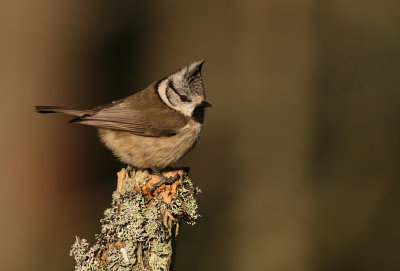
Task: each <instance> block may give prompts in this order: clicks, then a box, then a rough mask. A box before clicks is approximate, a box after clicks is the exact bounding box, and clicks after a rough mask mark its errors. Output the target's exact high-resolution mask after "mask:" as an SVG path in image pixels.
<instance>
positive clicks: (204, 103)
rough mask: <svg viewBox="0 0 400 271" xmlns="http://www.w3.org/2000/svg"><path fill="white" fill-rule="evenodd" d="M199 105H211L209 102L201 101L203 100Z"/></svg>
mask: <svg viewBox="0 0 400 271" xmlns="http://www.w3.org/2000/svg"><path fill="white" fill-rule="evenodd" d="M200 106H202V107H211V106H212V105H211V104H210V103H208V102H206V101H203V102H202V103H201V104H200Z"/></svg>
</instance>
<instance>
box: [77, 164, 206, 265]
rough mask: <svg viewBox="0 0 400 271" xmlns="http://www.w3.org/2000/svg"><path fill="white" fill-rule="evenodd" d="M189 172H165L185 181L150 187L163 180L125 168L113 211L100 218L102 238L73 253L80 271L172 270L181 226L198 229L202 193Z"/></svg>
mask: <svg viewBox="0 0 400 271" xmlns="http://www.w3.org/2000/svg"><path fill="white" fill-rule="evenodd" d="M188 171H189V169H188V168H179V169H170V170H167V171H164V172H163V174H164V175H165V176H166V177H169V176H174V175H175V174H176V173H178V174H179V175H180V178H179V179H178V180H176V181H175V182H173V183H172V184H163V185H161V186H160V187H158V188H157V189H155V190H154V191H152V189H151V187H152V185H153V184H155V183H157V182H158V181H159V180H160V178H159V177H158V176H156V175H154V174H150V173H149V172H148V170H146V169H122V170H121V171H120V172H118V174H117V175H118V185H117V189H116V191H114V193H113V195H112V203H111V207H110V208H108V209H107V210H106V211H105V212H104V218H103V219H101V224H102V228H101V233H100V234H97V235H96V243H95V244H94V245H93V246H91V247H90V245H89V243H88V241H87V240H85V239H81V238H79V237H76V241H75V243H74V244H73V246H72V249H71V253H70V254H71V256H73V257H74V258H75V261H76V266H75V270H77V271H86V270H119V271H125V270H126V271H128V270H152V271H153V270H172V267H173V263H174V256H175V242H176V239H177V237H178V231H179V226H180V224H181V222H183V221H184V222H187V223H188V224H192V225H193V224H194V223H195V220H196V219H197V218H198V217H199V216H200V215H199V213H198V211H197V210H198V207H197V203H196V200H195V197H196V195H197V194H198V193H199V192H200V189H199V188H197V187H194V186H193V184H192V182H191V181H190V179H189V178H188Z"/></svg>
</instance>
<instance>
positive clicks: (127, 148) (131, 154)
mask: <svg viewBox="0 0 400 271" xmlns="http://www.w3.org/2000/svg"><path fill="white" fill-rule="evenodd" d="M204 62H205V59H203V60H200V61H194V62H192V63H191V64H189V65H187V66H185V67H183V68H180V69H178V70H177V71H175V72H173V73H172V74H170V75H169V76H166V77H163V78H162V79H160V80H158V81H156V82H153V83H152V84H150V85H148V86H147V87H146V88H145V89H143V90H141V91H138V92H136V93H134V94H133V95H130V96H128V97H125V98H122V99H119V100H115V101H112V102H111V103H108V104H105V105H101V106H98V107H95V108H93V109H86V110H80V109H76V108H71V107H63V106H35V111H36V112H38V113H44V114H45V113H63V114H67V115H72V116H74V118H73V119H72V120H70V123H78V124H84V125H89V126H94V127H96V128H97V129H98V135H99V138H100V140H101V142H102V143H103V144H104V145H105V146H106V147H107V148H108V149H110V150H111V152H112V153H113V154H114V155H115V156H116V157H117V158H118V159H119V160H120V161H121V162H123V163H125V164H127V165H128V167H135V168H149V169H151V170H152V171H153V172H154V173H155V174H156V175H158V176H159V177H160V181H159V182H158V183H157V184H155V185H154V186H153V188H156V187H158V186H160V185H161V184H163V183H171V182H173V181H175V180H176V179H179V178H180V176H179V175H178V174H176V175H175V176H173V177H169V178H167V177H165V176H164V175H163V174H161V173H160V171H162V170H163V169H165V168H166V167H168V166H170V165H172V164H174V163H175V162H177V161H178V160H179V159H180V158H182V157H183V156H184V155H185V154H187V153H188V152H189V151H190V150H191V149H193V147H194V146H195V145H196V143H197V141H198V139H199V136H200V132H201V130H202V126H203V122H204V114H205V108H206V107H210V106H211V104H210V103H208V102H206V101H205V89H204V85H203V80H202V77H201V70H202V66H203V64H204Z"/></svg>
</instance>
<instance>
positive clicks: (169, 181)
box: [151, 173, 181, 191]
mask: <svg viewBox="0 0 400 271" xmlns="http://www.w3.org/2000/svg"><path fill="white" fill-rule="evenodd" d="M180 177H181V176H180V175H179V174H178V173H176V174H175V175H174V176H171V177H168V178H167V177H165V176H164V175H162V176H161V177H160V181H159V182H157V183H155V184H153V185H152V186H151V190H152V191H154V190H156V189H157V188H158V187H160V186H161V185H163V184H165V183H166V184H172V183H173V182H175V181H176V180H179V179H180Z"/></svg>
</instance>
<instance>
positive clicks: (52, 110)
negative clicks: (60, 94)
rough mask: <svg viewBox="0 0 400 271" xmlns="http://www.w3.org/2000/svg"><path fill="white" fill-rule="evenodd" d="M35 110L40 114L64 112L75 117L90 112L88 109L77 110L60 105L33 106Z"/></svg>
mask: <svg viewBox="0 0 400 271" xmlns="http://www.w3.org/2000/svg"><path fill="white" fill-rule="evenodd" d="M35 111H36V112H38V113H42V114H47V113H64V114H67V115H72V116H76V117H82V116H83V115H86V114H89V113H91V112H90V110H78V109H75V108H71V107H62V106H35Z"/></svg>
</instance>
